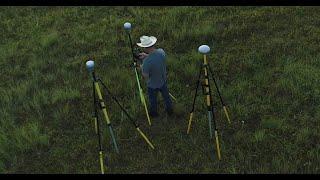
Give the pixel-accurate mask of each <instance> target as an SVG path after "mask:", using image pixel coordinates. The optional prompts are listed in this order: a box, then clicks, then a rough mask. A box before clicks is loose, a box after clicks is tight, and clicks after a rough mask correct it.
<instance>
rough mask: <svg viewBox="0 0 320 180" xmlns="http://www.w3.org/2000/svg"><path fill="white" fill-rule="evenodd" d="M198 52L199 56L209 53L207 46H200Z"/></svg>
mask: <svg viewBox="0 0 320 180" xmlns="http://www.w3.org/2000/svg"><path fill="white" fill-rule="evenodd" d="M198 51H199V52H200V53H201V54H207V53H209V52H210V47H209V46H208V45H201V46H199V48H198Z"/></svg>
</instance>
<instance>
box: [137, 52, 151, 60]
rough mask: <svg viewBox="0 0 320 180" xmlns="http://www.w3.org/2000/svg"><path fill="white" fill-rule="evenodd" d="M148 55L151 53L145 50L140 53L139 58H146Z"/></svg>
mask: <svg viewBox="0 0 320 180" xmlns="http://www.w3.org/2000/svg"><path fill="white" fill-rule="evenodd" d="M148 56H149V54H147V53H144V52H142V53H139V59H141V60H143V59H145V58H146V57H148Z"/></svg>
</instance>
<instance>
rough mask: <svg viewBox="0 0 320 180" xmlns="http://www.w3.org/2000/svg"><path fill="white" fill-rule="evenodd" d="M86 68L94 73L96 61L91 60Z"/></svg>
mask: <svg viewBox="0 0 320 180" xmlns="http://www.w3.org/2000/svg"><path fill="white" fill-rule="evenodd" d="M86 66H87V69H88V71H89V72H92V71H93V70H94V61H93V60H89V61H87V62H86Z"/></svg>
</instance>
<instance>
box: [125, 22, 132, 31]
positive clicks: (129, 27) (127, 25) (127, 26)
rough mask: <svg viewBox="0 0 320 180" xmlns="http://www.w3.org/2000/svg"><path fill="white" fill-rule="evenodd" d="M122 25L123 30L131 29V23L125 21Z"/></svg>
mask: <svg viewBox="0 0 320 180" xmlns="http://www.w3.org/2000/svg"><path fill="white" fill-rule="evenodd" d="M123 27H124V29H125V30H130V29H131V23H129V22H126V23H124V24H123Z"/></svg>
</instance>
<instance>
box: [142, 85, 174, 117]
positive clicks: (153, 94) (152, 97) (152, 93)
mask: <svg viewBox="0 0 320 180" xmlns="http://www.w3.org/2000/svg"><path fill="white" fill-rule="evenodd" d="M159 91H160V92H161V95H162V97H163V99H164V102H165V105H166V111H171V110H172V101H171V99H170V95H169V90H168V88H167V84H166V83H165V84H164V85H163V86H162V87H161V88H156V89H153V88H150V87H148V95H149V103H150V112H149V113H150V115H151V116H154V115H157V114H158V112H157V105H158V104H157V97H158V96H157V95H158V92H159Z"/></svg>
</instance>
